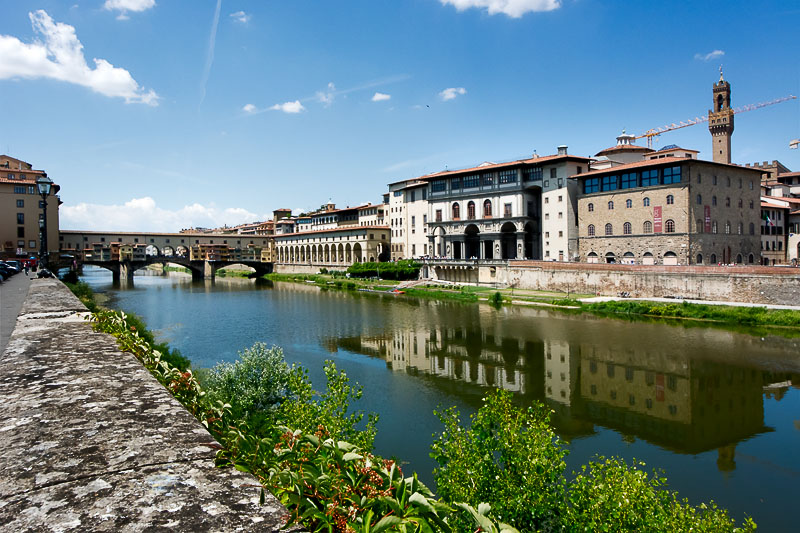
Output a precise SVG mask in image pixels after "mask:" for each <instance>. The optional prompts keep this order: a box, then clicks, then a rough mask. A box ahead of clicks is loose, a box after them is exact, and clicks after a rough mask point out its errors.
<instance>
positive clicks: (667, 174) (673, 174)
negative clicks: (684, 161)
mask: <svg viewBox="0 0 800 533" xmlns="http://www.w3.org/2000/svg"><path fill="white" fill-rule="evenodd" d="M661 172H662V175H663V180H662V183H663V184H664V185H669V184H670V183H680V182H681V167H666V168H664V169H663V170H662V171H661Z"/></svg>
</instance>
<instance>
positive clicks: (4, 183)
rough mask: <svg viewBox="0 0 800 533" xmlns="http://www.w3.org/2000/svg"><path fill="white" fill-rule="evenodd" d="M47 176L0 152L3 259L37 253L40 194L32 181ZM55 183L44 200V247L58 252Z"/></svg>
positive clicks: (59, 202) (40, 211) (57, 205)
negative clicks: (45, 206) (45, 229)
mask: <svg viewBox="0 0 800 533" xmlns="http://www.w3.org/2000/svg"><path fill="white" fill-rule="evenodd" d="M41 176H47V173H46V172H45V171H44V170H35V169H34V168H33V166H32V165H31V164H30V163H26V162H25V161H22V160H20V159H16V158H14V157H10V156H7V155H0V245H1V246H2V248H1V249H0V255H2V257H4V258H12V257H31V256H36V257H38V256H39V252H40V247H41V240H40V239H41V228H40V225H39V224H40V221H41V220H42V219H43V217H44V211H43V207H44V205H43V202H42V197H41V196H39V190H38V188H37V187H36V180H37V179H38V178H39V177H41ZM58 191H59V186H58V185H53V186H52V188H51V190H50V196H49V198H48V199H47V248H48V250H47V251H48V252H51V253H55V252H58V208H59V205H60V204H61V200H60V199H59V197H58V196H57V193H58Z"/></svg>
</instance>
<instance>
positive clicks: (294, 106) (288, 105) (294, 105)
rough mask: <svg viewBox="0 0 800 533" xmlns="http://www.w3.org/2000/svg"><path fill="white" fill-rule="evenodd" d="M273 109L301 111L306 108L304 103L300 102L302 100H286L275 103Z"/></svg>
mask: <svg viewBox="0 0 800 533" xmlns="http://www.w3.org/2000/svg"><path fill="white" fill-rule="evenodd" d="M270 109H271V110H273V111H283V112H284V113H300V112H301V111H305V110H306V108H305V107H303V104H301V103H300V100H295V101H294V102H284V103H283V104H275V105H274V106H272V107H270Z"/></svg>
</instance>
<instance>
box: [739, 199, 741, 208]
mask: <svg viewBox="0 0 800 533" xmlns="http://www.w3.org/2000/svg"><path fill="white" fill-rule="evenodd" d="M739 207H740V208H741V207H742V199H741V198H739Z"/></svg>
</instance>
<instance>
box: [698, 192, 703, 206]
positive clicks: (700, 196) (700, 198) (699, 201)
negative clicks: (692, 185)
mask: <svg viewBox="0 0 800 533" xmlns="http://www.w3.org/2000/svg"><path fill="white" fill-rule="evenodd" d="M697 205H703V195H702V194H698V195H697Z"/></svg>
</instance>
